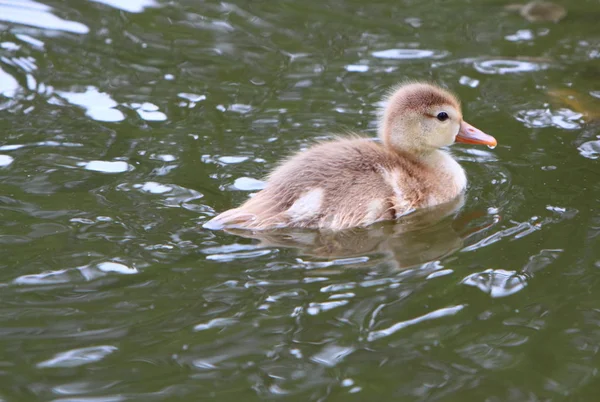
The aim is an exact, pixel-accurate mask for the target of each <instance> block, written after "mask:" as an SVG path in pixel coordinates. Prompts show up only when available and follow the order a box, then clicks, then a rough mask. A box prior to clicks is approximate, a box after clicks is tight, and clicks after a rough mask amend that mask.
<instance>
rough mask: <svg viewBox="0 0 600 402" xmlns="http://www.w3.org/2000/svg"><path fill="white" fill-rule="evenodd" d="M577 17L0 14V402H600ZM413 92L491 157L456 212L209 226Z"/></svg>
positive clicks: (149, 10) (134, 10)
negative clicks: (294, 238) (442, 94)
mask: <svg viewBox="0 0 600 402" xmlns="http://www.w3.org/2000/svg"><path fill="white" fill-rule="evenodd" d="M562 3H563V5H565V6H567V7H568V12H569V14H568V16H567V18H566V19H564V20H563V21H561V22H559V23H557V24H554V23H538V24H532V23H529V22H527V21H525V20H524V19H523V18H521V17H520V16H519V15H517V14H509V13H506V12H504V11H503V6H504V4H505V3H502V2H501V1H498V0H489V1H464V0H463V1H461V0H449V1H441V0H437V1H416V0H395V1H391V0H387V1H383V0H382V1H375V2H370V3H369V2H359V1H356V0H347V1H342V0H334V1H328V2H325V1H317V0H303V1H260V0H255V1H244V0H233V1H232V2H218V1H213V0H208V1H191V0H187V1H183V0H182V1H166V0H158V1H156V2H155V1H152V0H135V1H133V0H123V1H116V0H113V1H109V0H96V1H84V0H77V1H76V0H64V1H59V0H43V4H42V3H41V2H34V1H32V0H3V1H2V0H0V130H1V132H2V137H1V138H2V141H1V142H0V165H1V167H0V208H1V209H0V211H1V212H0V214H1V215H0V216H1V224H2V230H1V232H0V244H1V245H2V247H1V248H0V268H1V269H0V283H1V288H0V290H1V294H2V296H1V298H0V347H1V348H2V351H3V352H2V355H1V356H0V400H2V401H82V402H83V401H93V402H100V401H102V402H112V401H197V400H204V399H212V400H219V401H230V400H231V401H240V400H243V401H257V400H289V401H371V400H382V401H391V400H402V401H413V400H414V401H433V400H443V401H490V402H492V401H542V400H543V401H562V400H569V401H592V400H596V398H597V390H598V387H599V386H600V380H599V375H598V367H599V365H600V357H599V356H598V351H599V347H600V302H599V300H600V299H599V296H598V295H597V294H600V248H599V246H600V245H599V242H598V235H599V234H600V212H599V210H598V207H597V205H598V200H599V199H600V181H599V178H600V168H599V165H598V160H597V159H595V158H596V157H597V156H599V152H600V141H599V140H598V138H599V136H600V130H599V128H598V127H600V126H599V125H598V124H597V122H594V121H590V119H588V121H585V120H584V119H583V118H582V115H581V114H579V113H578V112H579V111H578V110H574V109H575V108H574V106H573V105H569V104H567V103H561V102H558V101H556V100H555V99H553V98H551V97H550V96H549V95H548V91H549V90H565V89H570V90H572V91H574V92H575V93H577V94H579V96H580V99H581V100H582V102H585V103H586V104H588V105H590V106H589V107H590V108H592V110H594V109H593V108H594V107H595V108H596V109H595V110H596V112H597V111H598V110H600V100H598V99H596V98H599V97H600V31H599V30H598V25H597V24H598V18H599V16H600V4H599V3H598V2H597V1H593V0H579V1H569V2H567V1H563V2H562ZM405 79H428V80H433V81H436V82H439V83H441V84H443V85H445V86H447V87H449V88H451V89H452V90H454V91H455V92H456V93H457V94H458V95H459V96H460V98H461V99H462V102H463V108H464V115H465V118H466V120H467V121H469V122H470V123H471V124H473V125H475V126H477V127H478V128H480V129H482V130H484V131H486V132H488V133H489V134H491V135H494V136H495V137H496V138H497V139H498V141H499V146H498V147H497V148H496V149H494V150H490V149H487V148H485V147H472V146H462V145H461V146H455V147H454V148H453V150H454V152H455V155H456V157H457V159H459V160H460V161H461V163H462V165H463V166H464V167H465V169H466V171H467V174H468V176H469V180H470V181H469V189H468V192H467V196H466V198H465V205H464V207H463V208H462V209H461V211H460V213H458V214H456V215H455V216H453V217H450V218H449V219H446V220H444V221H442V222H439V223H437V224H434V225H433V226H430V227H425V228H420V229H418V230H414V231H412V232H410V233H401V234H398V233H396V234H393V233H392V232H393V230H394V228H393V227H390V226H389V225H388V226H385V225H384V226H382V227H378V228H375V229H372V230H371V231H367V232H366V233H364V232H363V233H361V234H360V236H363V237H362V238H361V237H359V238H358V240H356V242H355V243H353V242H352V241H350V242H349V243H348V244H341V245H340V242H342V243H343V241H346V240H347V239H342V240H340V239H330V238H322V239H320V240H319V241H321V244H320V245H321V246H323V247H326V249H327V250H329V251H331V250H337V251H340V250H343V251H345V252H344V253H339V254H340V255H336V256H331V255H330V256H329V257H324V256H323V255H320V254H319V253H318V252H315V249H314V248H311V247H304V248H296V247H289V246H287V245H285V244H271V245H267V244H265V243H264V242H263V243H259V241H258V240H255V239H248V238H244V237H238V236H235V235H232V234H225V233H220V232H211V231H208V230H204V229H202V228H201V224H202V223H203V222H205V221H206V220H208V219H209V218H210V217H212V216H214V215H215V213H217V212H221V211H223V210H225V209H227V208H230V207H232V206H234V205H237V204H239V203H240V202H242V201H243V200H244V199H246V198H247V197H248V195H249V194H251V193H252V192H253V191H255V189H256V188H258V187H260V185H261V183H260V182H257V181H256V180H259V179H261V178H262V177H263V176H264V175H265V174H266V173H267V172H268V171H269V170H270V169H271V168H272V167H273V166H274V163H275V162H276V161H277V160H278V159H280V158H281V157H283V156H284V155H287V154H289V153H290V152H294V151H297V150H299V149H302V148H304V147H306V146H308V145H309V144H310V143H311V142H312V141H313V140H314V139H317V138H326V137H327V136H330V135H331V134H332V133H334V132H338V131H342V132H343V131H348V130H358V131H364V132H366V133H368V134H369V135H374V131H375V115H374V112H375V110H376V108H377V103H378V102H379V100H380V98H381V96H382V94H383V93H384V91H385V90H386V88H387V87H389V86H390V85H393V84H395V83H397V82H398V81H402V80H405ZM570 108H572V109H570ZM376 231H379V232H376ZM314 235H315V234H313V236H314ZM307 236H310V234H308V235H307ZM357 236H359V235H357ZM353 239H356V238H353ZM364 239H367V240H364ZM369 239H370V240H369ZM373 239H375V240H373ZM363 240H364V241H363ZM369 242H371V243H369ZM332 244H333V245H332ZM327 247H329V248H327ZM336 247H338V248H337V249H336Z"/></svg>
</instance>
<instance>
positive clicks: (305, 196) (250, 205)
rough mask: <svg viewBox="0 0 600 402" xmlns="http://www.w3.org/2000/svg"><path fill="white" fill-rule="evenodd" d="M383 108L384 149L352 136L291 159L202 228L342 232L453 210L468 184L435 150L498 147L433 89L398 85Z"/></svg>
mask: <svg viewBox="0 0 600 402" xmlns="http://www.w3.org/2000/svg"><path fill="white" fill-rule="evenodd" d="M385 105H386V106H385V107H384V108H383V109H382V110H381V112H380V118H379V125H378V134H379V138H380V139H381V141H382V144H378V143H375V142H373V141H371V140H370V139H367V138H360V137H356V136H354V137H348V138H339V139H336V140H333V141H329V142H324V143H321V144H317V145H315V146H313V147H311V148H310V149H308V150H307V151H305V152H300V153H297V154H296V155H294V156H292V157H291V158H289V159H288V160H286V161H284V162H283V163H282V164H281V165H280V166H279V167H277V168H276V169H275V170H274V171H273V172H272V173H271V174H270V175H269V178H268V180H267V185H266V187H265V188H264V189H263V190H261V191H259V192H258V193H257V194H255V196H254V197H252V198H250V199H249V200H248V201H246V202H245V203H244V204H243V205H242V206H240V207H238V208H234V209H231V210H229V211H226V212H223V213H221V214H220V215H218V216H216V217H215V218H213V219H211V220H210V221H208V222H207V223H205V224H204V225H203V226H204V227H205V228H208V229H215V230H216V229H245V230H273V229H279V228H311V229H324V230H330V231H340V230H345V229H350V228H356V227H366V226H369V225H372V224H373V223H376V222H380V221H386V220H398V219H400V218H402V217H404V216H406V215H407V214H410V213H411V212H413V211H415V210H419V209H424V208H431V207H434V206H437V205H443V204H448V203H452V202H455V201H456V199H457V198H458V197H459V196H461V195H462V194H463V192H464V190H465V188H466V185H467V177H466V175H465V172H464V170H463V168H462V167H461V166H460V165H459V164H458V162H456V161H455V160H454V158H453V157H452V156H451V155H450V154H449V153H448V152H446V151H444V150H442V149H441V148H444V147H446V146H449V145H451V144H453V143H454V142H464V143H469V144H483V145H488V146H490V147H495V146H496V139H494V137H491V136H489V135H487V134H485V133H484V132H482V131H480V130H479V129H477V128H475V127H473V126H471V125H470V124H468V123H467V122H466V121H464V120H463V116H462V112H461V107H460V103H459V101H458V99H457V98H456V97H455V96H454V95H453V94H451V93H450V92H448V91H446V90H444V89H442V88H440V87H438V86H435V85H432V84H427V83H408V84H403V85H400V86H398V87H397V88H395V89H394V90H393V91H391V92H390V94H389V96H388V97H387V98H386V99H385Z"/></svg>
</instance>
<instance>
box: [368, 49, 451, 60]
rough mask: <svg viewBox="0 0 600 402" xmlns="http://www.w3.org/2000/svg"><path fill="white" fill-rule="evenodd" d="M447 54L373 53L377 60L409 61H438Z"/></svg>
mask: <svg viewBox="0 0 600 402" xmlns="http://www.w3.org/2000/svg"><path fill="white" fill-rule="evenodd" d="M447 54H448V52H445V51H439V50H427V49H386V50H379V51H377V52H373V53H372V55H373V56H374V57H377V58H378V59H391V60H411V59H430V58H433V59H438V58H442V57H445V56H446V55H447Z"/></svg>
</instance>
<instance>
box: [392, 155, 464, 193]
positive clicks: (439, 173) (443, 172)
mask: <svg viewBox="0 0 600 402" xmlns="http://www.w3.org/2000/svg"><path fill="white" fill-rule="evenodd" d="M399 153H400V154H403V153H405V154H406V153H407V154H410V155H411V156H412V157H413V158H415V159H416V160H417V161H418V162H419V163H421V164H422V165H423V166H425V167H426V168H427V171H428V172H429V175H431V179H430V180H431V181H434V182H438V183H439V184H440V185H441V186H447V187H448V189H449V190H451V191H452V190H453V191H454V192H455V193H456V194H458V193H460V192H462V191H463V190H464V189H465V188H466V187H467V176H466V174H465V171H464V169H463V168H462V166H461V165H460V164H459V163H458V162H457V161H456V160H455V159H454V158H453V157H452V155H451V154H450V153H449V152H448V151H445V150H442V149H437V148H433V149H420V150H413V151H412V152H411V151H404V152H399Z"/></svg>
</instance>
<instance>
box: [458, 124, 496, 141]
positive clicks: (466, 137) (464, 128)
mask: <svg viewBox="0 0 600 402" xmlns="http://www.w3.org/2000/svg"><path fill="white" fill-rule="evenodd" d="M455 141H456V142H464V143H465V144H482V145H487V146H490V147H495V146H496V145H498V141H496V139H495V138H494V137H492V136H491V135H487V134H486V133H484V132H483V131H481V130H480V129H478V128H475V127H473V126H472V125H470V124H469V123H467V122H466V121H463V122H462V123H460V129H459V130H458V134H457V135H456V140H455Z"/></svg>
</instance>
